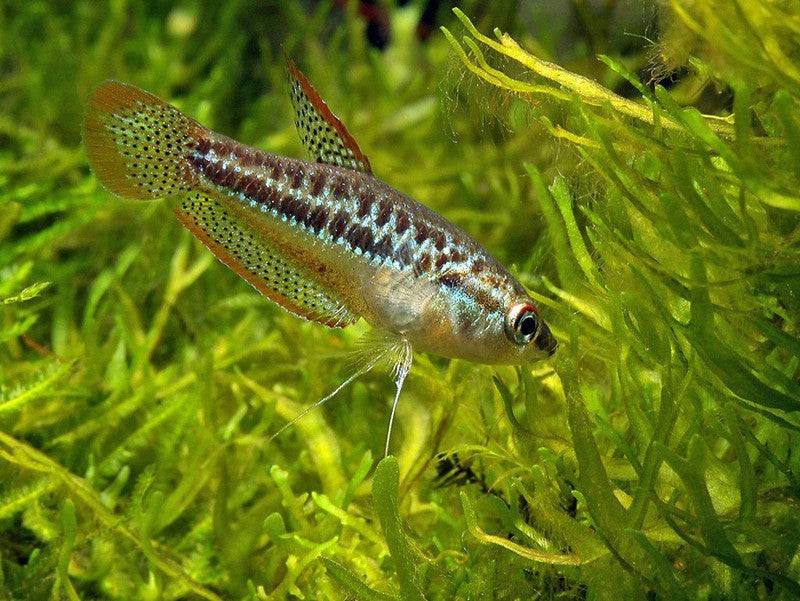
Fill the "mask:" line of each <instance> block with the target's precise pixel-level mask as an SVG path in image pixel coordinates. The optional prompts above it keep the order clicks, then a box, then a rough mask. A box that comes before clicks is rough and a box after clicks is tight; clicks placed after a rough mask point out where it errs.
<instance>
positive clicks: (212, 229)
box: [175, 192, 358, 328]
mask: <svg viewBox="0 0 800 601" xmlns="http://www.w3.org/2000/svg"><path fill="white" fill-rule="evenodd" d="M175 215H176V216H177V217H178V220H179V221H180V222H181V223H182V224H183V226H184V227H186V229H188V230H189V231H190V232H192V234H194V235H195V236H196V237H197V238H199V239H200V241H201V242H202V243H203V244H205V245H206V247H208V249H209V250H210V251H211V252H212V253H214V255H215V256H216V257H217V258H218V259H219V260H220V261H221V262H222V263H224V264H225V265H227V266H228V267H229V268H231V269H232V270H233V271H234V272H236V273H237V274H238V275H239V276H241V277H242V278H243V279H244V280H245V281H247V282H248V283H249V284H250V285H251V286H253V287H254V288H255V289H256V290H258V291H259V292H260V293H261V294H263V295H264V296H266V297H267V298H269V299H270V300H272V301H274V302H276V303H277V304H278V305H280V306H281V307H283V308H284V309H286V310H287V311H289V312H290V313H293V314H295V315H297V316H299V317H303V318H305V319H309V320H311V321H316V322H318V323H321V324H324V325H326V326H328V327H331V328H344V327H346V326H348V325H350V324H352V323H355V322H356V321H357V320H358V315H355V314H354V313H352V312H351V311H350V310H349V309H348V307H347V306H346V305H345V304H344V303H343V302H342V301H341V300H339V299H337V298H335V297H334V296H333V295H331V294H329V293H328V292H327V291H325V290H324V289H323V288H322V287H321V286H319V285H318V284H317V283H316V282H314V281H313V279H311V278H309V277H307V276H306V275H305V274H304V273H303V271H302V270H301V269H298V268H297V267H295V266H294V265H292V264H291V262H290V261H288V260H287V259H286V258H285V257H284V256H283V254H281V253H280V251H278V250H276V249H275V248H273V247H272V246H270V245H269V244H268V243H267V242H266V241H265V240H264V239H263V236H259V234H258V233H257V232H255V231H254V230H253V228H252V227H251V226H249V225H248V224H247V223H246V222H244V221H243V220H242V219H240V218H239V217H238V216H237V215H236V213H235V212H234V211H231V210H229V209H227V208H226V207H225V205H224V204H223V203H222V202H220V201H219V200H217V199H215V198H214V197H213V196H211V195H209V194H207V193H202V192H194V193H191V194H189V195H188V196H186V198H184V199H183V201H182V202H181V203H180V204H179V205H178V206H177V207H176V208H175Z"/></svg>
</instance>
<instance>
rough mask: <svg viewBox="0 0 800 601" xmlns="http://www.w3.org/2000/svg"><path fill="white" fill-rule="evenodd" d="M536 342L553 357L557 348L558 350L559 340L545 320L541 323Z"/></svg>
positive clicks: (538, 346)
mask: <svg viewBox="0 0 800 601" xmlns="http://www.w3.org/2000/svg"><path fill="white" fill-rule="evenodd" d="M534 344H535V345H536V347H537V348H538V349H539V350H540V351H542V352H543V353H545V354H546V355H547V356H548V357H552V356H553V354H554V353H555V352H556V350H558V340H556V338H555V336H553V333H552V332H551V331H550V328H549V327H547V324H546V323H544V322H542V323H540V324H539V331H538V333H537V334H536V340H535V341H534Z"/></svg>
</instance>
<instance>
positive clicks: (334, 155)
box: [286, 58, 372, 173]
mask: <svg viewBox="0 0 800 601" xmlns="http://www.w3.org/2000/svg"><path fill="white" fill-rule="evenodd" d="M286 66H287V68H288V70H289V79H290V83H291V89H290V92H291V97H292V105H293V106H294V113H295V121H294V123H295V125H296V126H297V131H298V133H299V134H300V140H301V141H302V142H303V146H305V147H306V150H308V152H309V153H310V154H311V156H313V157H314V158H315V159H316V160H317V161H318V162H320V163H329V164H331V165H338V166H340V167H347V168H348V169H353V170H355V171H363V172H364V173H372V168H371V167H370V165H369V159H367V157H366V156H365V155H364V153H363V152H361V149H360V148H359V147H358V143H357V142H356V141H355V138H353V136H351V135H350V132H348V131H347V128H345V126H344V124H343V123H342V122H341V121H340V120H339V119H338V117H336V115H334V114H333V113H332V112H331V110H330V109H329V108H328V105H327V104H325V101H324V100H323V99H322V97H321V96H320V95H319V93H317V91H316V90H315V89H314V87H313V86H312V85H311V82H309V81H308V78H306V76H305V75H303V73H302V72H301V71H300V69H298V68H297V65H295V64H294V61H292V60H291V59H288V58H287V59H286Z"/></svg>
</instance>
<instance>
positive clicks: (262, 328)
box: [0, 0, 800, 599]
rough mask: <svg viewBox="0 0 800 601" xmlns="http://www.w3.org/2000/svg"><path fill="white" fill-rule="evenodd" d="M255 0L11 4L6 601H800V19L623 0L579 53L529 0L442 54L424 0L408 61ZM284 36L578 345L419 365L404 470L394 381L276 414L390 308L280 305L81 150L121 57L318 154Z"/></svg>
mask: <svg viewBox="0 0 800 601" xmlns="http://www.w3.org/2000/svg"><path fill="white" fill-rule="evenodd" d="M221 4H223V5H222V6H216V5H211V4H209V5H208V6H207V5H205V4H204V3H199V2H198V3H194V2H189V3H186V4H185V5H183V6H182V7H180V8H173V7H171V6H168V5H167V4H163V5H162V4H161V3H152V4H144V3H133V2H128V1H126V0H119V1H117V2H113V3H109V4H108V6H99V5H96V4H95V3H91V2H88V1H85V0H84V1H80V0H79V1H78V2H74V3H67V4H64V5H60V4H57V3H43V2H42V3H39V2H28V3H24V4H23V3H18V4H15V5H13V6H3V7H0V30H2V31H3V32H4V35H3V36H2V37H1V38H0V73H2V79H0V140H2V142H1V143H0V203H1V204H0V274H1V275H0V311H2V321H0V382H1V383H2V389H0V568H2V569H1V570H0V591H1V593H0V594H2V597H3V598H8V599H44V598H68V599H77V598H107V599H131V598H153V599H155V598H166V599H178V598H206V599H223V598H224V599H229V598H240V599H285V598H320V599H345V598H358V599H390V598H403V599H406V598H408V599H423V598H424V599H453V598H457V599H468V598H497V599H516V598H526V599H527V598H544V599H547V598H558V599H583V598H598V599H604V598H611V597H613V598H646V597H648V596H649V597H650V598H653V597H655V598H678V599H681V598H740V599H751V598H763V599H788V598H794V597H796V596H797V595H798V594H800V586H799V585H798V576H799V575H798V570H800V564H799V563H798V562H799V561H800V560H799V559H798V544H800V523H798V521H799V520H798V516H797V511H796V507H797V503H798V496H799V495H800V482H798V476H797V474H798V473H799V471H800V465H798V454H797V452H796V448H797V447H798V427H799V426H800V422H798V409H800V384H798V361H800V337H799V336H798V316H800V310H799V309H800V268H798V265H800V219H798V213H799V212H800V196H798V192H797V191H798V189H800V117H798V114H800V113H799V112H798V101H799V100H800V75H798V72H797V68H796V67H795V65H796V64H797V59H798V56H799V55H800V52H798V50H800V49H799V48H798V39H800V37H798V35H797V33H798V22H799V21H798V13H797V9H796V8H791V7H790V5H789V4H783V3H755V2H747V1H746V0H736V1H734V2H722V1H717V0H707V1H705V2H684V1H681V0H671V1H670V2H667V3H664V4H663V5H662V6H661V7H660V10H659V13H658V18H659V22H660V27H659V39H658V41H657V42H656V43H654V45H653V46H651V47H644V48H641V49H639V50H636V51H634V52H626V53H624V52H622V50H621V49H622V46H621V45H619V44H618V45H617V46H615V45H614V44H613V43H611V42H608V41H607V42H605V43H601V41H602V40H604V39H610V38H606V37H604V36H603V35H602V31H603V29H604V27H605V25H604V24H606V23H608V22H609V21H610V15H607V18H606V19H605V20H603V19H599V20H597V21H596V22H594V23H592V22H591V21H584V23H585V24H587V28H588V31H589V33H588V34H587V36H586V39H587V40H589V42H591V43H589V42H587V43H586V44H584V45H583V46H581V45H580V44H575V45H574V46H573V48H572V50H571V51H570V52H569V53H567V54H561V55H560V59H559V62H560V63H563V64H564V65H565V66H564V67H562V66H559V64H556V63H555V62H551V61H550V60H549V59H552V58H554V57H556V56H557V55H556V54H555V53H556V47H557V45H558V40H557V39H545V38H542V37H539V38H533V37H531V36H530V35H529V34H528V33H527V32H528V31H529V28H528V27H526V21H525V19H522V18H520V17H521V16H524V15H523V14H522V13H523V12H524V11H522V10H521V9H517V8H516V6H515V5H516V3H511V2H508V3H491V4H492V7H491V8H482V7H481V6H479V5H480V4H481V3H478V2H464V3H462V10H463V12H462V11H457V12H456V14H455V16H452V17H447V23H446V28H445V29H444V31H443V33H442V34H441V35H438V36H433V37H432V38H431V39H430V40H429V41H428V43H427V44H425V45H421V44H420V43H419V42H418V41H417V40H416V39H415V37H414V35H413V30H414V25H415V16H416V14H417V13H418V10H419V7H418V6H417V7H416V8H415V7H410V8H406V9H400V8H393V9H392V16H393V26H394V28H393V38H392V43H391V44H390V45H389V47H388V48H387V50H386V52H385V53H382V54H380V53H377V52H376V51H373V50H371V49H369V47H368V45H367V43H366V41H365V38H364V36H363V28H364V24H363V22H362V21H361V20H360V19H359V18H358V16H357V14H356V13H357V11H356V9H355V6H354V5H351V6H350V7H349V8H348V9H347V11H346V12H345V13H344V16H342V13H340V12H337V10H336V9H333V8H332V6H331V5H330V4H329V3H320V5H319V7H318V8H317V9H316V10H315V12H313V13H312V14H311V16H310V17H309V16H308V14H307V13H306V12H305V10H304V9H302V8H301V7H300V5H295V4H294V3H274V4H270V5H269V7H270V10H269V11H266V10H263V9H262V10H258V9H256V8H254V7H253V5H252V4H251V3H246V2H243V1H241V2H239V1H230V2H226V3H221ZM574 4H575V5H576V6H579V7H580V6H583V7H584V8H585V5H584V3H580V2H575V3H574ZM466 15H480V18H479V19H476V20H474V21H470V19H469V18H468V17H467V16H466ZM337 20H338V23H337ZM495 26H499V27H502V28H503V30H504V31H505V30H508V33H504V31H501V30H495V32H494V35H491V33H492V30H493V28H494V27H495ZM553 29H554V30H556V29H557V28H556V27H553ZM287 32H289V33H287ZM555 37H557V36H554V38H555ZM573 41H574V40H573ZM562 42H563V40H562ZM281 45H283V47H284V48H285V50H286V52H287V53H288V54H290V55H291V56H294V57H295V58H296V59H298V60H299V61H300V62H301V63H302V64H303V66H304V67H305V69H306V71H307V72H308V75H309V77H310V78H311V79H312V80H313V81H314V82H315V83H316V85H317V86H318V87H319V89H320V90H321V91H322V92H323V93H324V94H325V96H326V97H327V98H328V99H329V102H330V104H331V106H333V107H334V108H335V109H336V110H337V112H338V113H339V114H340V116H341V117H342V119H343V120H344V121H345V122H346V123H347V124H348V126H349V128H350V129H351V130H352V131H353V133H354V134H356V135H357V136H358V138H359V142H360V144H361V146H362V148H364V150H365V151H366V152H367V153H368V154H369V156H370V160H371V162H372V164H373V167H374V169H375V171H376V173H378V174H379V175H380V176H381V177H382V178H384V179H386V180H387V181H389V182H391V183H392V184H393V185H394V186H396V187H397V188H399V189H401V190H404V191H406V192H408V193H409V194H411V195H413V196H415V197H416V198H419V199H421V200H423V201H425V202H427V203H429V204H430V205H431V206H432V207H434V208H435V209H437V210H439V211H441V212H442V213H444V214H445V215H447V216H448V217H449V218H450V219H451V220H453V221H455V222H456V223H458V224H459V225H460V226H462V227H464V228H465V229H467V230H468V231H470V232H471V233H472V234H474V235H475V236H476V237H477V238H478V239H479V240H481V242H482V243H484V244H485V245H486V246H487V247H488V248H489V249H490V250H491V251H492V252H493V253H494V254H495V255H497V256H498V257H499V258H500V259H501V260H502V261H503V262H504V263H506V264H507V265H513V266H514V270H515V273H516V274H518V275H519V277H520V278H521V281H523V283H525V284H526V285H527V286H528V287H529V289H530V290H531V292H532V294H534V295H535V296H534V297H535V298H536V300H537V301H538V302H539V303H540V305H541V307H542V311H543V312H544V313H545V315H546V316H547V317H548V321H549V322H550V323H553V324H554V330H555V332H556V335H557V336H558V337H559V339H560V340H561V342H562V344H561V348H560V350H559V352H558V354H557V355H556V357H555V358H554V360H553V361H552V362H546V363H543V364H540V365H535V366H533V367H532V368H531V369H522V370H514V369H512V368H502V369H495V368H490V367H485V366H475V365H471V364H468V363H464V362H458V361H453V362H447V361H443V360H439V359H436V358H432V357H424V356H422V357H418V358H417V361H416V366H415V371H414V372H413V373H412V375H411V376H410V378H409V381H408V384H407V389H406V391H405V397H404V399H403V400H402V402H401V404H400V408H399V414H398V419H397V425H396V427H397V432H396V435H395V443H394V444H395V448H394V452H395V455H396V458H395V457H389V458H387V459H385V460H383V461H381V462H379V461H378V458H379V456H380V453H381V451H382V445H383V437H384V434H385V431H384V429H383V427H382V426H383V424H385V421H386V419H387V417H388V405H389V402H390V400H391V388H392V384H391V381H390V379H389V378H388V376H387V375H386V374H381V373H373V374H371V375H369V376H367V377H365V378H363V379H362V380H361V381H360V382H359V383H357V384H356V385H354V386H353V387H352V388H351V389H349V390H347V391H345V392H344V393H343V394H342V396H341V397H340V398H338V399H337V400H336V401H335V402H332V403H331V404H329V405H328V406H327V407H325V408H324V409H323V410H321V411H318V412H314V413H312V414H310V415H308V416H307V417H306V418H304V419H303V420H301V421H300V422H298V423H297V425H296V426H295V427H293V428H291V429H289V430H288V431H286V432H285V433H283V434H281V436H279V437H278V438H277V439H276V440H275V441H273V442H269V436H270V434H271V433H272V432H274V431H276V430H277V429H278V428H279V427H280V426H281V425H282V424H283V423H285V421H286V420H288V419H290V418H291V417H293V416H294V415H295V414H296V413H297V412H299V410H300V409H301V408H302V407H303V406H304V405H306V404H307V403H309V402H312V401H313V400H315V399H317V398H319V397H320V396H322V395H323V394H324V393H325V392H327V391H328V390H330V389H331V388H333V387H334V386H335V385H336V384H337V383H338V382H339V381H341V379H342V378H343V377H344V374H345V371H346V367H345V365H344V364H345V363H346V353H347V350H348V349H349V348H351V347H352V344H353V342H354V340H355V339H356V338H357V337H358V335H359V333H360V331H359V329H358V328H356V329H355V330H353V331H351V330H350V329H348V330H345V331H328V330H322V329H320V328H319V327H317V326H314V325H312V324H306V323H301V322H299V321H298V320H296V319H294V318H293V317H291V316H287V315H284V314H283V313H281V312H280V311H279V310H277V309H275V308H273V307H271V306H269V305H267V304H266V303H264V302H263V301H262V299H260V298H259V297H258V296H257V295H256V294H254V293H252V292H251V290H250V289H249V288H248V287H247V285H246V284H244V283H242V282H240V281H239V280H238V279H237V278H236V276H235V275H233V274H231V273H229V272H228V271H227V270H226V269H224V268H223V267H222V266H220V265H219V264H217V263H216V262H215V261H214V260H213V258H212V257H211V256H210V255H209V253H207V252H206V251H205V250H204V249H203V248H202V247H201V246H200V245H199V244H197V243H196V242H194V241H193V240H192V239H191V237H190V236H189V235H188V234H187V233H186V232H183V231H181V229H180V227H179V226H178V224H177V223H175V222H174V220H173V219H172V218H171V216H170V215H168V211H167V210H166V207H164V206H162V205H160V204H159V203H157V202H155V203H149V204H142V203H136V202H123V201H120V200H118V199H114V198H112V197H111V196H110V195H108V194H107V193H106V192H104V191H103V190H102V189H100V188H99V187H98V186H97V184H96V182H95V180H94V178H93V177H92V176H91V175H90V174H89V172H88V169H87V167H86V163H85V157H84V154H83V150H82V148H81V144H80V131H79V124H80V121H81V115H82V105H83V103H84V102H85V99H86V97H88V94H89V92H90V91H91V89H92V88H93V87H94V85H96V84H97V83H98V82H99V81H100V80H102V79H104V78H106V77H115V78H117V79H122V80H130V81H133V82H135V83H136V84H137V85H140V86H142V87H145V88H148V89H150V90H152V91H153V92H155V93H158V94H160V95H162V96H164V97H168V98H169V99H170V100H174V101H176V102H177V103H178V104H179V105H180V106H181V108H182V109H184V110H186V111H187V112H188V113H190V114H192V115H195V116H197V117H198V118H200V119H201V120H202V121H203V122H205V123H207V124H208V125H209V126H212V127H214V128H215V129H217V130H219V131H224V132H226V133H229V134H231V135H235V136H236V137H237V138H239V139H241V140H242V141H244V142H248V143H255V144H258V145H261V146H263V147H265V148H269V149H271V150H274V151H276V152H281V153H284V154H289V155H296V156H299V155H300V154H301V150H300V145H299V142H298V141H297V140H296V136H295V133H294V131H293V126H292V123H291V117H290V115H291V108H290V105H289V101H288V98H287V96H286V91H285V85H284V74H283V66H282V52H281ZM594 52H603V53H604V56H601V60H600V61H592V58H593V56H592V55H593V53H594ZM546 59H548V60H546ZM567 66H569V67H570V68H569V69H568V68H567ZM645 73H646V74H648V75H646V76H643V74H645ZM675 73H677V75H674V77H676V78H677V80H676V81H675V82H673V81H672V80H671V78H672V77H673V75H670V74H675ZM650 74H652V79H653V80H652V81H649V80H648V79H649V77H650ZM659 80H660V81H661V82H662V83H664V84H670V85H669V89H667V88H665V87H662V86H661V85H659V84H658V83H656V82H657V81H659ZM598 82H600V83H598Z"/></svg>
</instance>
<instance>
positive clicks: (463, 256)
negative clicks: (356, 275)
mask: <svg viewBox="0 0 800 601" xmlns="http://www.w3.org/2000/svg"><path fill="white" fill-rule="evenodd" d="M191 164H192V166H193V167H194V168H195V169H196V170H197V173H199V174H201V175H202V176H203V178H205V180H206V181H207V182H208V184H209V185H210V186H212V187H214V188H215V189H217V190H219V191H220V192H224V193H230V194H235V195H237V196H238V197H239V198H240V200H241V201H242V202H243V203H245V204H248V205H250V206H251V207H252V208H257V209H259V210H261V211H262V212H270V213H271V214H272V215H273V216H274V217H276V218H280V219H282V220H283V221H285V222H288V223H290V224H291V225H292V226H294V227H299V228H302V229H303V230H305V231H306V232H308V233H311V234H313V235H315V236H317V237H318V238H319V239H320V241H323V242H326V243H333V244H336V245H339V246H341V247H342V248H344V249H345V250H347V251H349V252H352V253H355V254H356V255H359V256H363V257H365V258H366V259H368V260H377V261H378V264H380V265H387V266H392V267H394V268H397V269H400V270H411V271H413V272H414V273H415V274H417V275H418V276H424V277H428V278H430V279H437V280H439V281H440V282H441V283H443V284H444V285H448V286H455V285H466V280H467V279H468V278H475V279H474V282H473V286H474V287H476V288H477V287H478V286H481V285H483V286H484V287H485V296H486V301H485V302H491V301H490V300H489V299H491V298H495V299H496V300H497V301H498V302H499V301H500V300H501V299H502V294H503V292H506V291H499V292H500V293H499V294H494V293H493V291H495V290H496V287H497V286H498V284H499V285H500V286H502V282H498V281H496V279H495V278H492V277H491V274H490V273H489V270H490V269H491V268H492V267H493V265H492V263H494V261H493V260H492V259H491V257H489V256H488V254H487V253H486V252H485V251H484V250H483V249H482V248H480V247H479V246H477V244H474V243H473V244H470V242H471V240H469V239H467V240H462V239H458V238H456V237H454V236H453V235H452V234H451V233H450V232H448V231H447V229H444V228H443V227H442V225H443V224H441V223H440V221H441V219H436V217H438V216H436V215H425V214H424V212H422V211H419V207H413V210H408V209H409V207H408V205H409V201H410V199H409V198H408V197H406V196H405V195H402V194H401V193H399V192H397V191H396V190H393V189H391V188H389V187H388V186H386V185H385V184H383V183H382V182H380V181H379V180H376V179H374V178H372V177H371V176H368V175H360V176H359V177H358V178H354V177H353V173H352V172H346V170H343V169H341V168H337V167H335V166H331V165H324V164H319V163H307V162H305V161H300V160H297V159H288V158H285V157H281V156H279V155H275V154H272V153H268V152H265V151H262V150H259V149H256V148H251V147H246V146H244V145H242V144H239V143H237V142H235V141H233V140H230V139H225V138H221V137H218V138H215V137H209V138H205V139H203V140H202V141H201V142H200V143H198V148H197V150H196V151H195V152H194V153H193V155H192V158H191ZM411 202H413V201H411ZM431 217H434V218H431ZM448 229H449V228H448ZM475 266H477V268H476V269H475V270H473V269H472V268H473V267H475Z"/></svg>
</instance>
